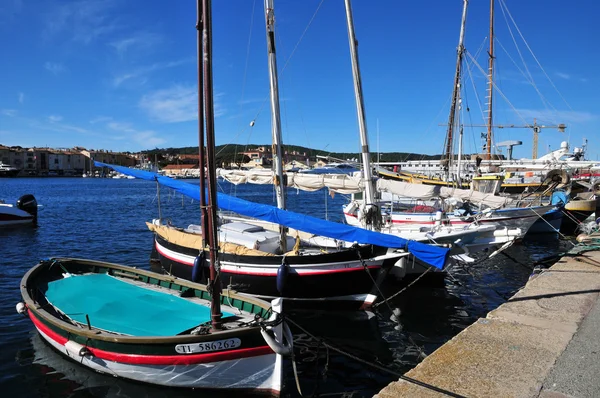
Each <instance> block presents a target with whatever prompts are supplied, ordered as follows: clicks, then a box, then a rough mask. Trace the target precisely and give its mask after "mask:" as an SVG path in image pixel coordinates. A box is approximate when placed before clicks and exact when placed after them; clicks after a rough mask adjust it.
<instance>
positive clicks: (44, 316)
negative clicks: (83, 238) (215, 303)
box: [17, 258, 292, 395]
mask: <svg viewBox="0 0 600 398" xmlns="http://www.w3.org/2000/svg"><path fill="white" fill-rule="evenodd" d="M21 295H22V297H23V302H22V303H19V304H18V305H17V310H18V311H19V312H21V313H24V314H26V315H27V316H28V317H29V318H30V319H31V321H32V322H33V324H34V325H35V327H36V329H37V330H38V332H39V333H40V335H41V336H42V338H44V340H46V341H47V342H48V343H49V344H50V345H52V346H53V347H54V348H55V349H56V350H58V351H59V352H60V353H61V354H63V355H64V356H66V357H68V358H70V359H73V360H75V361H77V362H79V363H80V364H82V365H84V366H86V367H89V368H91V369H93V370H96V371H98V372H102V373H106V374H109V375H112V376H117V377H123V378H126V379H130V380H135V381H139V382H144V383H150V384H157V385H163V386H171V387H186V388H209V389H228V390H229V389H234V390H236V391H256V392H266V393H269V394H273V395H278V394H279V392H280V390H281V369H282V354H287V353H290V352H291V349H292V338H291V334H290V333H289V329H288V328H287V326H285V324H283V323H282V318H281V316H280V315H279V314H278V313H279V312H280V311H281V308H280V305H279V304H280V303H279V300H277V301H276V302H274V303H273V307H272V306H271V304H270V303H268V302H265V301H262V300H258V299H255V298H252V297H248V296H244V295H242V294H238V293H236V292H233V291H229V292H228V293H227V295H225V296H220V298H219V302H220V304H221V305H222V309H223V317H222V319H221V320H220V324H219V325H218V326H219V329H215V328H214V327H213V326H212V325H211V299H212V298H213V296H212V295H211V294H210V293H209V292H208V289H207V287H206V286H204V285H199V284H195V283H192V282H189V281H185V280H181V279H178V278H173V277H169V276H165V275H160V274H156V273H153V272H149V271H144V270H140V269H135V268H131V267H126V266H122V265H117V264H110V263H104V262H99V261H91V260H81V259H73V258H56V259H51V260H44V261H41V262H40V263H39V264H37V265H36V266H35V267H33V268H32V269H31V270H30V271H29V272H27V273H26V274H25V276H24V277H23V280H22V281H21ZM284 334H285V336H286V337H285V338H283V337H282V336H283V335H284ZM275 336H277V337H275ZM278 341H285V343H283V344H280V343H279V342H278Z"/></svg>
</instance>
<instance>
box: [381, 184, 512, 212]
mask: <svg viewBox="0 0 600 398" xmlns="http://www.w3.org/2000/svg"><path fill="white" fill-rule="evenodd" d="M377 189H378V190H379V191H382V192H389V193H392V194H394V195H398V196H403V197H409V198H414V199H423V200H425V199H433V198H442V199H447V198H457V199H460V200H462V201H469V202H471V203H474V204H476V205H485V206H487V207H490V208H492V209H499V208H501V207H506V206H509V205H510V204H511V203H512V202H513V199H511V198H508V197H504V196H497V195H494V194H491V193H481V192H478V191H473V190H470V189H458V188H449V187H440V186H435V185H425V184H411V183H408V182H401V181H392V180H384V179H379V180H377Z"/></svg>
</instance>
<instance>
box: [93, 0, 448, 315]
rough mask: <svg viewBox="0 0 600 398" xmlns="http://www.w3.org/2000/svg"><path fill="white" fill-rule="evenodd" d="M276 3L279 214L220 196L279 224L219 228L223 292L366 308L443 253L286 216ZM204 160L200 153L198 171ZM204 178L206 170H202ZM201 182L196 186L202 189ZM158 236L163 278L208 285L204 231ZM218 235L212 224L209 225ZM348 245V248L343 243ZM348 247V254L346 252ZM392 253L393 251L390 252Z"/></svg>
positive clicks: (269, 13)
mask: <svg viewBox="0 0 600 398" xmlns="http://www.w3.org/2000/svg"><path fill="white" fill-rule="evenodd" d="M274 18H275V14H274V8H273V1H272V0H266V1H265V21H266V30H267V49H268V58H269V71H270V87H271V115H272V132H273V142H274V146H275V150H274V151H273V152H274V156H275V157H276V159H275V161H274V164H275V172H274V174H275V181H276V184H275V185H276V191H277V205H278V207H277V208H274V207H272V206H266V205H261V204H257V203H251V202H247V201H244V200H242V199H239V198H233V197H230V196H227V195H223V194H219V200H218V203H219V207H220V209H221V210H227V211H232V212H234V213H237V214H240V215H242V216H246V217H252V218H256V219H259V220H262V221H266V222H270V223H272V224H275V225H277V230H278V231H277V234H276V235H272V234H269V233H268V232H267V231H265V230H264V228H263V227H261V226H260V225H256V224H255V223H253V222H252V221H248V222H235V223H229V224H227V223H221V224H220V225H219V228H218V229H219V230H220V235H221V236H222V237H223V238H224V239H223V242H222V244H221V258H220V260H221V261H220V264H221V266H220V274H221V278H222V281H223V285H224V286H226V287H227V289H228V290H229V289H231V290H235V291H239V292H243V293H248V294H252V295H256V296H258V297H261V298H264V299H272V298H274V297H280V296H281V297H283V298H284V299H286V300H288V301H290V302H292V303H300V304H301V305H306V304H309V305H310V304H314V303H317V304H318V305H319V306H323V304H325V303H330V304H331V305H333V306H335V308H342V307H350V308H359V307H360V308H366V307H368V306H370V305H371V304H372V303H373V302H374V301H375V300H376V299H377V297H378V293H379V288H378V286H379V284H380V283H381V282H382V281H383V280H384V278H385V277H386V275H387V273H388V272H389V270H390V269H391V268H392V267H393V266H394V264H395V263H396V262H397V261H399V260H400V259H401V258H402V257H405V256H407V255H410V254H412V255H414V256H415V257H416V258H418V259H420V260H422V261H423V262H424V263H426V264H429V265H431V266H434V267H437V268H443V267H444V265H445V264H446V261H447V253H448V249H447V248H444V247H436V246H431V245H426V244H420V243H418V242H414V241H409V240H406V239H401V238H395V237H391V236H389V235H385V234H379V233H376V232H373V231H363V230H360V229H357V228H353V227H350V226H347V225H341V224H337V223H333V222H329V221H325V220H321V219H317V218H314V217H310V216H306V215H301V214H295V213H293V212H290V211H288V210H286V209H285V194H284V193H285V192H284V190H285V176H284V173H283V167H282V166H281V158H282V156H281V138H280V135H281V132H280V130H281V127H280V121H279V98H278V82H277V73H276V70H277V65H276V56H275V55H276V54H275V30H274ZM203 156H204V154H203V153H200V157H201V164H202V165H203V164H204V161H203V160H202V159H203ZM206 161H207V170H208V172H209V175H210V174H211V173H212V172H214V170H215V167H214V165H215V164H214V161H212V160H211V159H206ZM96 165H97V166H107V167H111V168H113V169H115V170H117V171H119V172H121V173H124V174H132V175H135V176H136V177H138V178H144V179H148V180H152V181H158V182H159V183H160V184H162V185H166V186H168V187H171V188H173V189H175V190H176V191H179V192H181V193H183V194H184V195H188V196H191V197H193V198H196V199H198V200H200V203H201V207H202V208H203V209H204V208H205V206H204V205H203V203H204V202H203V198H202V196H203V194H204V190H203V189H200V194H198V193H197V191H196V190H194V189H193V188H192V187H193V186H192V185H190V184H186V183H184V182H179V181H176V180H172V179H169V178H166V177H162V176H158V175H156V174H154V173H148V172H142V171H138V170H132V169H127V168H123V167H119V166H114V165H106V164H102V163H98V162H97V163H96ZM200 171H201V173H202V172H203V167H200ZM203 180H204V178H203V176H202V175H201V176H200V184H203ZM190 188H192V189H190ZM148 226H149V228H150V229H151V230H152V231H153V232H154V233H155V242H154V244H155V249H156V253H157V254H158V257H159V260H160V264H161V265H162V268H163V269H164V270H165V272H167V273H169V274H172V275H175V276H178V277H182V278H186V279H190V280H194V281H203V280H205V279H206V276H207V274H208V273H207V272H206V261H205V260H204V259H205V258H206V254H207V253H206V251H205V250H204V249H203V247H204V239H203V238H204V237H205V236H206V230H205V229H202V228H200V229H183V228H176V227H173V226H170V225H164V224H162V223H160V222H153V223H149V224H148ZM214 228H215V230H216V229H217V225H216V224H215V225H214ZM287 228H293V229H296V230H298V231H304V232H306V233H309V234H312V235H317V236H325V237H328V238H332V239H335V240H336V241H337V242H339V244H337V245H336V247H334V248H329V249H327V250H323V248H322V247H315V246H306V245H304V244H302V242H301V240H300V238H299V237H297V238H296V239H295V240H292V241H290V240H289V237H288V234H287V232H286V229H287ZM273 239H277V240H278V247H277V250H275V251H265V250H264V248H265V247H268V246H269V245H268V244H264V243H265V241H268V240H271V241H272V240H273ZM348 242H349V243H348ZM348 246H350V247H348ZM390 248H392V249H391V250H390Z"/></svg>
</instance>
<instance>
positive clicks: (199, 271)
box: [192, 250, 206, 283]
mask: <svg viewBox="0 0 600 398" xmlns="http://www.w3.org/2000/svg"><path fill="white" fill-rule="evenodd" d="M205 262H206V252H205V251H204V250H203V251H202V252H201V253H200V254H199V255H198V256H196V258H195V259H194V266H193V267H192V282H196V283H198V282H201V281H202V279H203V278H204V263H205Z"/></svg>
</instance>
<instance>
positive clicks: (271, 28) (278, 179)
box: [265, 0, 287, 253]
mask: <svg viewBox="0 0 600 398" xmlns="http://www.w3.org/2000/svg"><path fill="white" fill-rule="evenodd" d="M265 23H266V27H267V53H268V58H269V81H270V86H271V134H272V142H273V149H272V153H273V168H274V170H273V171H274V172H275V181H274V185H275V192H276V194H277V207H278V208H280V209H285V187H286V185H287V182H286V179H285V174H284V172H283V161H282V153H283V150H282V145H281V118H280V113H279V84H278V79H277V56H276V53H275V11H274V10H273V0H265ZM279 234H280V239H279V240H280V245H281V250H282V251H283V252H284V253H285V252H286V251H287V247H286V246H287V244H286V243H287V240H286V229H285V227H284V226H283V225H280V226H279Z"/></svg>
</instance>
